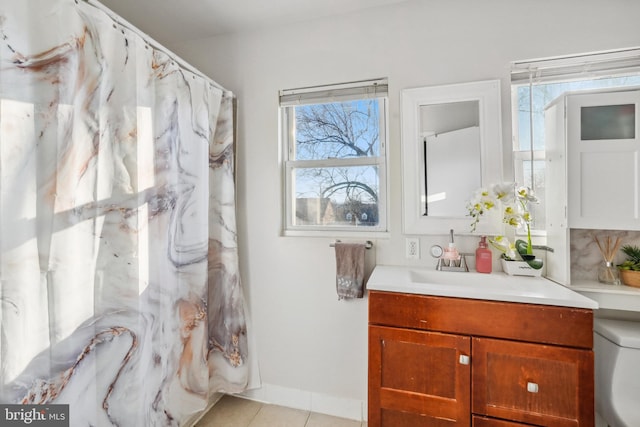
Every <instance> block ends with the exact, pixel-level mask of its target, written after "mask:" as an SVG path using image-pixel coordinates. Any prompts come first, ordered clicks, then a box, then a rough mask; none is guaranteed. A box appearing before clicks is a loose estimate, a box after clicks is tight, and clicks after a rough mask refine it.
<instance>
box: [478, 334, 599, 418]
mask: <svg viewBox="0 0 640 427" xmlns="http://www.w3.org/2000/svg"><path fill="white" fill-rule="evenodd" d="M471 360H472V364H473V370H472V372H473V374H472V375H473V380H472V384H473V391H472V396H473V402H472V411H473V413H475V414H481V415H487V416H492V417H497V418H504V419H509V420H514V421H518V422H524V423H529V424H535V425H540V426H554V427H564V426H578V425H580V426H583V425H592V423H593V418H594V413H593V407H594V405H593V401H594V385H593V371H592V370H593V352H592V351H591V350H578V349H572V348H563V347H556V346H547V345H540V344H529V343H520V342H511V341H504V340H495V339H485V338H474V339H473V341H472V359H471ZM479 425H483V424H479ZM489 425H491V424H489Z"/></svg>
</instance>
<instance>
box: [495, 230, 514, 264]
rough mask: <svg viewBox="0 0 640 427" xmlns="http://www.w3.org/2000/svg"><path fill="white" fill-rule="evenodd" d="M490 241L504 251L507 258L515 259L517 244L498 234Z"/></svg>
mask: <svg viewBox="0 0 640 427" xmlns="http://www.w3.org/2000/svg"><path fill="white" fill-rule="evenodd" d="M489 243H491V245H492V246H493V247H494V248H496V249H497V250H499V251H500V252H502V253H503V257H504V258H506V259H510V260H513V259H515V258H516V246H515V244H514V243H512V242H510V241H509V239H508V238H506V237H504V236H496V237H494V238H492V239H489Z"/></svg>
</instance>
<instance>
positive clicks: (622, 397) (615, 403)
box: [593, 319, 640, 427]
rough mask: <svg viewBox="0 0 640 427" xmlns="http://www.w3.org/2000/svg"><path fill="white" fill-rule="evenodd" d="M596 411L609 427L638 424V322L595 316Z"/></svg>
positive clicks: (639, 324)
mask: <svg viewBox="0 0 640 427" xmlns="http://www.w3.org/2000/svg"><path fill="white" fill-rule="evenodd" d="M593 329H594V351H595V355H594V356H595V386H596V387H595V398H596V411H597V412H598V413H599V414H600V415H601V416H602V417H604V418H605V419H606V420H607V422H608V424H609V425H610V426H612V427H618V426H640V408H639V407H638V404H637V396H638V395H640V369H638V367H639V366H640V322H632V321H626V320H612V319H594V322H593Z"/></svg>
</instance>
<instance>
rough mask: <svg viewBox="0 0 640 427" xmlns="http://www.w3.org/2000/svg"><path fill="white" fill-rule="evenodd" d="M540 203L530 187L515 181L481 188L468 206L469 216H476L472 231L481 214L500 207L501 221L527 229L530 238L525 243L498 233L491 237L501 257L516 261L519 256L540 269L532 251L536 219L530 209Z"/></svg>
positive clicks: (540, 263) (535, 268)
mask: <svg viewBox="0 0 640 427" xmlns="http://www.w3.org/2000/svg"><path fill="white" fill-rule="evenodd" d="M537 202H538V199H537V198H536V196H535V194H534V193H533V191H531V189H530V188H529V187H525V186H517V185H516V184H514V183H501V184H496V185H494V186H492V187H491V188H490V189H486V188H481V189H479V190H477V191H476V193H475V194H474V197H473V199H472V200H471V201H469V204H468V206H467V208H468V211H469V216H471V218H473V221H472V223H471V231H472V232H473V231H475V230H476V226H477V225H478V222H479V221H480V218H481V217H482V215H484V214H485V213H486V212H488V211H490V210H492V209H496V208H497V207H501V208H502V214H503V216H502V221H503V222H504V223H505V224H507V225H509V226H511V227H514V228H520V227H524V228H526V230H527V240H526V242H525V241H524V240H516V241H515V242H514V243H512V242H510V241H509V239H508V238H507V237H505V236H496V237H493V238H490V239H489V243H490V244H491V245H492V246H493V247H494V248H496V249H498V250H499V251H500V252H502V255H501V258H502V259H503V260H505V261H516V260H517V256H518V255H519V256H520V258H521V259H522V260H524V261H526V262H527V264H528V265H529V267H530V268H531V269H533V270H540V269H541V268H542V261H541V260H539V259H537V258H536V257H535V255H534V254H533V245H532V244H531V222H532V220H533V218H532V216H531V213H530V212H529V204H530V203H537ZM536 275H537V274H536Z"/></svg>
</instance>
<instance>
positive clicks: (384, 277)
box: [367, 265, 598, 309]
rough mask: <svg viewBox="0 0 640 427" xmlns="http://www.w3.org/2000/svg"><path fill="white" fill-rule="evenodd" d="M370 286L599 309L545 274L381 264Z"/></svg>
mask: <svg viewBox="0 0 640 427" xmlns="http://www.w3.org/2000/svg"><path fill="white" fill-rule="evenodd" d="M367 289H369V290H376V291H389V292H404V293H409V294H420V295H435V296H444V297H456V298H473V299H482V300H490V301H507V302H518V303H527V304H544V305H555V306H563V307H576V308H588V309H597V308H598V303H597V302H596V301H594V300H592V299H590V298H587V297H586V296H584V295H581V294H579V293H578V292H574V291H573V290H571V289H568V288H567V287H565V286H562V285H559V284H557V283H555V282H552V281H550V280H547V279H545V278H543V277H525V276H509V275H507V274H505V273H503V272H495V273H491V274H483V273H477V272H468V273H460V272H449V271H436V270H435V269H430V268H426V267H410V266H386V265H378V266H376V267H375V268H374V270H373V273H372V274H371V277H370V278H369V281H368V282H367Z"/></svg>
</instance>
